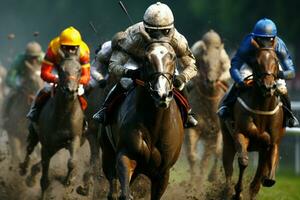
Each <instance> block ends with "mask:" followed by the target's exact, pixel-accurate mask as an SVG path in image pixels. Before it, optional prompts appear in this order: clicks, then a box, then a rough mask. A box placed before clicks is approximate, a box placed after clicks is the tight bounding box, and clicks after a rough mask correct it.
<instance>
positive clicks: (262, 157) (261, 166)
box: [249, 151, 267, 200]
mask: <svg viewBox="0 0 300 200" xmlns="http://www.w3.org/2000/svg"><path fill="white" fill-rule="evenodd" d="M266 158H267V157H266V152H263V151H260V152H259V161H258V166H257V170H256V173H255V176H254V178H253V180H252V182H251V184H250V190H249V192H250V200H254V199H255V196H256V195H257V193H258V191H259V189H260V184H261V180H262V178H263V174H264V172H265V170H266Z"/></svg>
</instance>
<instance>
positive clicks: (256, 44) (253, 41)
mask: <svg viewBox="0 0 300 200" xmlns="http://www.w3.org/2000/svg"><path fill="white" fill-rule="evenodd" d="M251 44H252V45H253V46H254V47H255V48H256V49H259V44H258V43H257V42H256V41H255V40H254V39H253V38H252V39H251Z"/></svg>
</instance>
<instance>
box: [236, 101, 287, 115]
mask: <svg viewBox="0 0 300 200" xmlns="http://www.w3.org/2000/svg"><path fill="white" fill-rule="evenodd" d="M237 100H238V102H239V103H240V104H241V105H242V106H243V108H245V109H246V110H247V111H249V112H251V113H253V114H256V115H274V114H276V113H277V111H278V110H279V108H280V107H281V106H282V102H279V103H278V104H277V106H276V107H275V108H274V109H273V110H270V111H263V110H256V109H252V108H250V107H249V106H248V105H247V104H246V102H245V101H244V100H243V99H242V98H240V97H238V99H237Z"/></svg>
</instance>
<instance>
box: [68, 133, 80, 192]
mask: <svg viewBox="0 0 300 200" xmlns="http://www.w3.org/2000/svg"><path fill="white" fill-rule="evenodd" d="M79 147H80V137H79V136H75V137H74V139H73V141H72V142H71V144H70V148H69V152H70V158H69V160H68V174H67V176H66V179H65V182H64V184H65V185H66V186H69V185H71V183H72V181H73V179H74V178H75V174H76V161H77V150H78V149H79Z"/></svg>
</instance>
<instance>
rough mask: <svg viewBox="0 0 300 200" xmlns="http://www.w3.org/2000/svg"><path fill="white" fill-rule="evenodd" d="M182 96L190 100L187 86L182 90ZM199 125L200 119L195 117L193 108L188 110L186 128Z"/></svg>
mask: <svg viewBox="0 0 300 200" xmlns="http://www.w3.org/2000/svg"><path fill="white" fill-rule="evenodd" d="M180 92H181V94H182V96H183V97H184V98H185V99H186V100H187V101H188V98H187V97H188V95H187V94H188V91H187V88H186V87H185V88H183V90H181V91H180ZM197 125H198V121H197V120H196V119H195V117H194V116H193V113H192V108H191V109H190V110H189V111H188V113H187V119H186V122H185V124H184V127H185V128H192V127H196V126H197Z"/></svg>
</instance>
